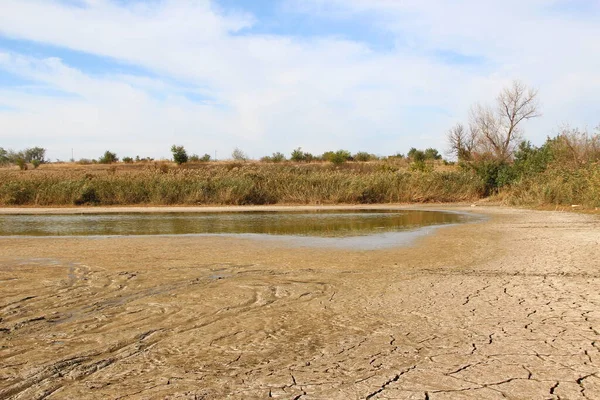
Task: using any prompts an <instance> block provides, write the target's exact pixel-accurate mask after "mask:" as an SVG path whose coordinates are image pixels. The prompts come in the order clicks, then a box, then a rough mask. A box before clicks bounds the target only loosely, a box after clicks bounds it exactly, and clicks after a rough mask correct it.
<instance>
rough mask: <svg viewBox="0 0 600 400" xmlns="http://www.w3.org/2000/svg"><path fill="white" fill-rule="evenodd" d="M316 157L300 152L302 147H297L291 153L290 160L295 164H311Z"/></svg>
mask: <svg viewBox="0 0 600 400" xmlns="http://www.w3.org/2000/svg"><path fill="white" fill-rule="evenodd" d="M315 159H316V157H315V156H314V155H312V154H311V153H305V152H303V151H302V147H298V148H297V149H295V150H294V151H292V156H291V157H290V160H292V161H295V162H311V161H314V160H315Z"/></svg>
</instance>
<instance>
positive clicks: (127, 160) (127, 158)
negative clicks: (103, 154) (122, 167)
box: [123, 157, 133, 164]
mask: <svg viewBox="0 0 600 400" xmlns="http://www.w3.org/2000/svg"><path fill="white" fill-rule="evenodd" d="M123 162H124V163H125V164H131V163H133V158H131V157H123Z"/></svg>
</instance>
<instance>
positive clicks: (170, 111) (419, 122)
mask: <svg viewBox="0 0 600 400" xmlns="http://www.w3.org/2000/svg"><path fill="white" fill-rule="evenodd" d="M523 3H525V4H523ZM581 3H582V5H581V6H580V7H585V4H583V2H581ZM551 5H552V7H549V3H548V1H542V0H531V1H528V2H520V1H517V0H507V2H503V3H498V2H492V1H483V2H481V1H475V0H462V1H461V2H459V3H455V2H453V3H452V4H450V3H448V2H445V1H442V0H436V1H432V2H421V1H403V2H398V1H392V0H368V1H367V0H343V1H342V0H327V1H325V0H302V1H299V0H282V1H279V2H253V7H252V8H249V7H248V6H247V3H246V2H235V1H232V0H227V1H225V0H223V1H221V2H216V1H208V0H164V1H156V2H155V1H152V2H145V1H144V2H142V1H116V0H81V1H75V0H69V1H64V0H63V1H49V0H43V1H42V0H29V1H26V2H25V1H21V0H3V5H2V9H3V12H2V13H0V106H2V107H3V110H2V111H1V112H0V123H1V124H2V126H3V131H2V132H1V133H0V140H2V141H3V143H5V146H12V147H24V146H30V145H43V146H46V147H48V148H49V151H50V154H51V155H53V157H55V158H68V157H69V156H70V149H71V147H75V148H76V149H78V154H79V155H80V156H82V157H83V156H85V157H97V156H98V155H99V154H101V153H102V152H103V151H104V150H106V149H108V148H110V149H113V150H115V151H117V152H119V153H120V154H121V155H135V154H140V155H146V154H147V155H151V156H155V157H158V156H167V155H168V149H169V147H170V145H171V144H173V143H181V144H184V145H186V147H188V148H189V149H190V150H191V151H194V152H198V153H204V152H211V153H212V152H213V151H214V150H217V151H218V152H219V154H220V155H224V154H228V153H230V152H231V149H232V148H233V147H235V146H239V147H242V148H244V150H246V151H248V152H249V153H250V154H251V155H252V156H260V155H264V154H268V153H270V152H273V151H290V150H291V149H293V148H295V147H297V146H303V147H304V148H305V149H307V150H309V151H314V152H320V151H324V150H328V149H333V148H339V147H344V148H349V149H350V150H353V151H357V150H367V151H371V152H378V153H382V154H389V153H392V152H395V151H406V150H407V149H408V147H410V146H423V147H424V146H435V147H438V148H440V150H441V149H442V148H443V146H444V143H443V137H444V132H445V130H446V129H447V128H448V127H449V126H450V125H451V124H452V123H453V122H454V121H456V120H458V119H461V118H463V117H464V116H465V114H466V111H467V109H468V107H469V105H470V104H471V103H473V102H475V101H485V100H491V99H493V97H494V96H495V94H496V93H497V92H498V90H499V89H500V88H501V87H502V86H503V85H504V84H506V83H507V82H509V81H510V80H512V79H515V78H519V79H522V80H524V81H526V82H528V83H530V84H532V85H534V86H537V87H539V88H540V93H541V95H542V104H543V106H544V114H545V117H544V119H543V120H539V121H536V122H535V123H532V124H530V125H529V126H528V128H529V136H530V137H532V138H533V139H534V140H535V139H538V140H541V139H542V138H543V137H545V135H546V134H549V133H552V132H551V129H553V127H554V126H555V125H556V124H558V123H561V122H565V121H570V122H571V123H573V124H579V125H585V124H588V125H590V124H596V123H597V122H600V121H593V120H590V118H597V116H596V115H595V114H594V113H592V112H591V111H590V110H598V100H596V99H597V93H598V89H600V74H599V73H598V72H597V71H598V70H600V68H598V67H599V66H600V51H599V50H600V48H599V46H600V44H599V43H598V41H597V40H596V38H597V37H600V27H599V26H598V24H596V23H594V19H591V18H589V13H592V12H597V9H591V10H590V9H586V10H585V12H581V13H579V10H583V9H584V8H580V7H577V6H570V11H569V13H568V17H563V15H562V14H561V13H557V12H555V10H557V9H560V7H567V5H566V3H565V2H558V1H556V2H553V3H552V4H551ZM515 10H518V12H515ZM278 21H279V22H278ZM281 21H285V22H286V23H285V24H282V23H281ZM328 22H329V23H328ZM323 27H327V28H326V29H325V28H323ZM61 94H68V96H61Z"/></svg>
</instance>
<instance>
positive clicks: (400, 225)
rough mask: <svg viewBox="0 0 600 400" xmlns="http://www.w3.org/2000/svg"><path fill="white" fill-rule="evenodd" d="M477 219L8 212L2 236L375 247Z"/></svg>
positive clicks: (399, 213) (1, 220) (387, 213)
mask: <svg viewBox="0 0 600 400" xmlns="http://www.w3.org/2000/svg"><path fill="white" fill-rule="evenodd" d="M475 218H476V217H475V216H473V215H469V214H465V213H458V212H447V211H423V210H352V211H337V210H336V211H332V210H327V211H322V210H319V211H310V212H307V211H298V212H275V211H271V212H264V211H260V212H253V211H251V212H220V213H148V214H85V215H72V214H71V215H2V216H0V236H30V237H31V236H34V237H57V236H59V237H72V236H88V237H90V236H91V237H111V236H147V235H155V236H156V235H235V236H242V237H259V238H263V239H264V238H267V239H271V240H287V241H288V242H289V243H290V244H292V245H293V244H296V245H301V246H309V247H344V248H356V249H375V248H382V247H391V246H397V245H403V244H406V243H408V242H410V241H411V240H413V239H414V238H416V237H419V236H423V235H426V234H428V233H430V232H431V231H432V230H434V229H436V228H437V227H440V226H444V225H452V224H458V223H465V222H469V221H473V220H475Z"/></svg>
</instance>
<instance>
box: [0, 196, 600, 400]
mask: <svg viewBox="0 0 600 400" xmlns="http://www.w3.org/2000/svg"><path fill="white" fill-rule="evenodd" d="M455 209H456V208H455ZM468 210H471V209H470V208H469V209H468ZM475 211H477V212H479V213H482V214H487V215H489V216H490V219H489V220H488V221H486V222H483V223H476V224H469V225H461V226H454V227H449V228H444V229H441V230H439V231H438V233H437V234H435V235H432V236H429V237H426V238H423V239H420V240H419V241H418V242H417V243H415V244H414V245H413V246H410V247H405V248H395V249H388V250H378V251H346V250H325V249H307V248H304V249H301V248H286V247H285V246H284V245H283V244H281V243H274V242H271V241H269V242H262V241H258V240H251V239H231V238H223V237H168V238H166V237H160V238H156V237H135V238H107V239H93V238H77V239H74V238H56V239H54V238H53V239H48V238H45V239H42V238H40V239H26V238H21V239H16V238H0V318H1V319H0V398H14V399H36V398H49V399H52V398H56V399H58V398H73V399H75V398H102V399H105V398H106V399H125V398H130V399H137V398H140V399H141V398H143V399H147V398H158V399H162V398H190V399H194V398H196V399H202V398H205V399H221V398H232V399H249V398H269V397H271V398H283V399H384V398H388V399H389V398H393V399H462V398H473V399H481V398H485V399H496V398H511V399H559V398H561V399H584V398H588V399H598V398H600V373H599V372H598V371H599V370H600V219H599V218H598V217H597V216H590V215H581V214H572V213H558V212H541V211H525V210H514V209H506V208H495V207H478V208H476V209H475Z"/></svg>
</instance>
